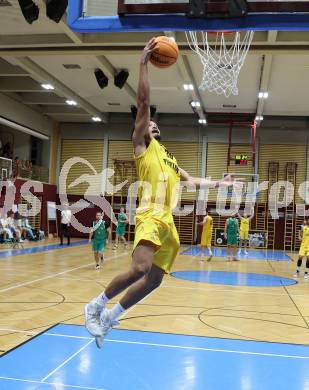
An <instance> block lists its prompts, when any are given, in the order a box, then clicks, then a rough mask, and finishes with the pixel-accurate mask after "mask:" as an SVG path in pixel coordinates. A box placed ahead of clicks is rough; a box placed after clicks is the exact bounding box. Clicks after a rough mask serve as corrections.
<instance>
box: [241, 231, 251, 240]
mask: <svg viewBox="0 0 309 390" xmlns="http://www.w3.org/2000/svg"><path fill="white" fill-rule="evenodd" d="M239 238H240V239H241V240H249V230H240V232H239Z"/></svg>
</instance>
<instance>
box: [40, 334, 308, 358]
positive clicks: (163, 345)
mask: <svg viewBox="0 0 309 390" xmlns="http://www.w3.org/2000/svg"><path fill="white" fill-rule="evenodd" d="M45 335H46V336H47V335H48V336H56V337H69V338H77V339H89V338H86V337H82V336H68V335H62V334H55V333H46V334H45ZM92 340H93V339H92ZM104 341H106V342H111V343H120V344H134V345H146V346H150V347H161V348H177V349H189V350H194V351H208V352H223V353H235V354H240V355H257V356H270V357H281V358H289V359H305V360H309V356H297V355H282V354H274V353H267V352H250V351H237V350H228V349H214V348H202V347H190V346H185V345H174V344H155V343H142V342H139V341H128V340H114V339H105V340H104ZM265 343H267V341H265ZM278 344H280V343H278Z"/></svg>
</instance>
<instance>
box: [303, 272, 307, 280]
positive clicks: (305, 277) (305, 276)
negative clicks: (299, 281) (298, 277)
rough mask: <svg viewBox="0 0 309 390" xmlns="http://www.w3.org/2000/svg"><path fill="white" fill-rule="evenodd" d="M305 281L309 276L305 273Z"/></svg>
mask: <svg viewBox="0 0 309 390" xmlns="http://www.w3.org/2000/svg"><path fill="white" fill-rule="evenodd" d="M304 279H305V280H308V274H307V273H306V272H305V275H304Z"/></svg>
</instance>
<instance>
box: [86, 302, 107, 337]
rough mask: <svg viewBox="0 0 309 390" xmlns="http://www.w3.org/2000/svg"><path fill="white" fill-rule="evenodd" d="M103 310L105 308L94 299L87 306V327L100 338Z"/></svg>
mask: <svg viewBox="0 0 309 390" xmlns="http://www.w3.org/2000/svg"><path fill="white" fill-rule="evenodd" d="M103 309H104V306H103V305H100V304H99V303H98V301H97V298H94V299H93V300H92V301H90V302H89V303H88V304H87V305H86V306H85V326H86V329H87V330H88V332H89V333H90V334H91V335H92V336H94V337H96V336H100V335H101V333H102V330H101V324H100V314H101V312H102V310H103Z"/></svg>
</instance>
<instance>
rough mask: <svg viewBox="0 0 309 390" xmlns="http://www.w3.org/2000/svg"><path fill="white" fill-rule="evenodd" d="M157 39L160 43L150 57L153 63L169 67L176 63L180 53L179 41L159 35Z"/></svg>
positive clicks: (158, 66) (161, 66)
mask: <svg viewBox="0 0 309 390" xmlns="http://www.w3.org/2000/svg"><path fill="white" fill-rule="evenodd" d="M155 40H156V42H157V43H158V45H157V48H156V50H155V51H154V52H153V53H152V55H151V58H150V62H151V63H152V65H154V66H156V67H157V68H168V67H170V66H172V65H173V64H175V62H176V61H177V58H178V54H179V49H178V46H177V43H176V42H175V41H174V40H173V39H171V38H169V37H165V36H161V37H157V38H156V39H155Z"/></svg>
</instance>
